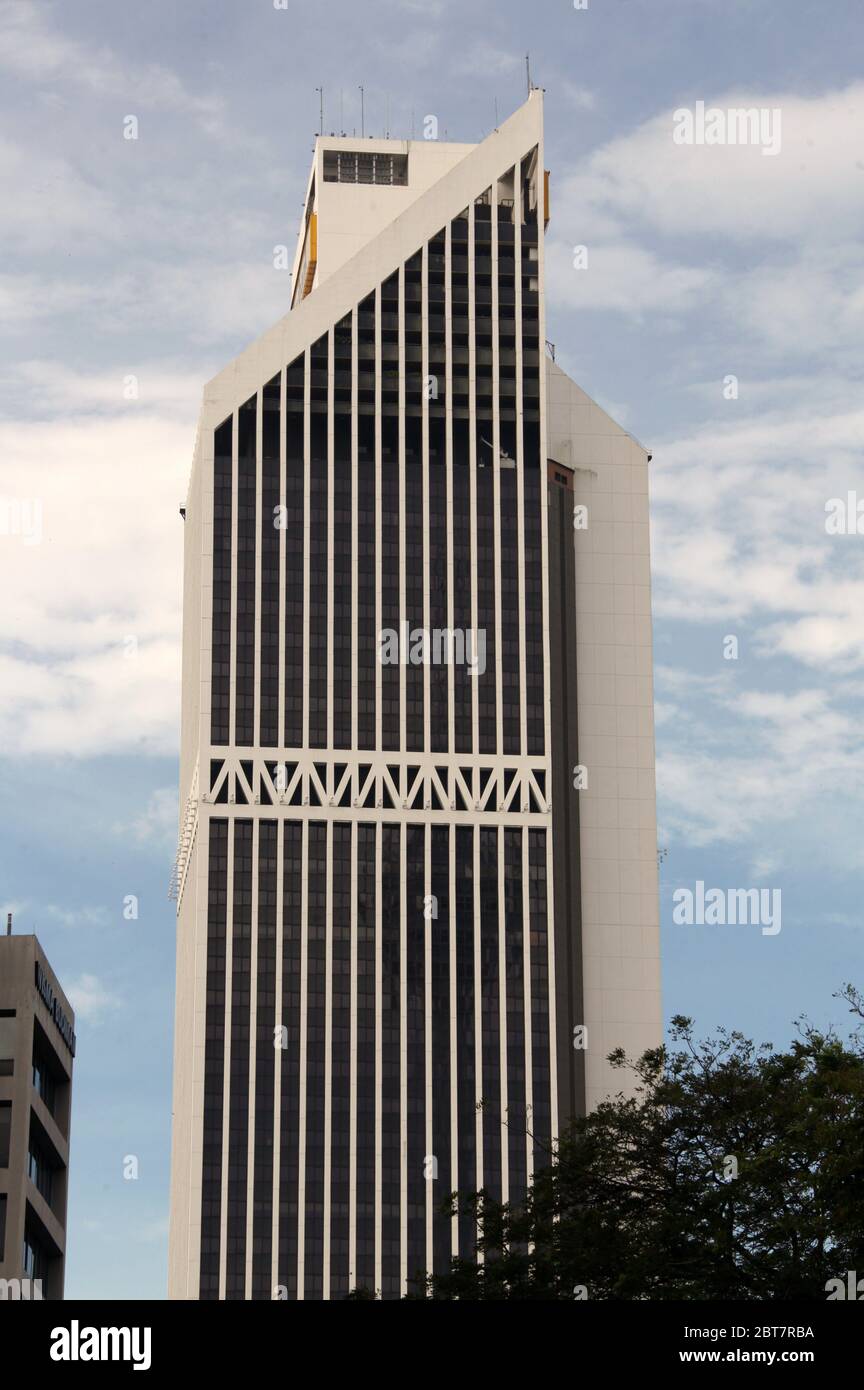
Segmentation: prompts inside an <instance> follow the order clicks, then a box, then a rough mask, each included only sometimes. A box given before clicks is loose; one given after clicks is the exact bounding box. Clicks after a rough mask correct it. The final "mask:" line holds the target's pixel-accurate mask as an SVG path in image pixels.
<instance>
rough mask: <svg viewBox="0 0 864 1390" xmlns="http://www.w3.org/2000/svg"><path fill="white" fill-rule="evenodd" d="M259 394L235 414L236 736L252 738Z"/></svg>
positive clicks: (242, 739)
mask: <svg viewBox="0 0 864 1390" xmlns="http://www.w3.org/2000/svg"><path fill="white" fill-rule="evenodd" d="M257 416H258V397H257V396H253V397H252V398H251V400H248V401H246V403H245V404H244V405H242V406H241V407H240V410H239V412H238V416H237V634H236V643H237V652H236V658H235V699H236V714H235V739H236V742H237V743H239V744H246V745H250V744H252V743H254V741H255V568H256V559H255V556H256V544H257V541H256V530H257V527H256V520H255V512H256V506H257V477H256V469H257V464H256V455H257V437H258V435H257V429H258V423H257Z"/></svg>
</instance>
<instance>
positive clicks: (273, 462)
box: [260, 376, 284, 748]
mask: <svg viewBox="0 0 864 1390" xmlns="http://www.w3.org/2000/svg"><path fill="white" fill-rule="evenodd" d="M281 392H282V379H281V376H276V377H274V378H273V380H272V381H269V382H268V383H267V385H266V386H265V387H264V390H263V392H262V440H261V524H260V536H261V617H260V626H261V673H260V689H261V709H260V720H261V727H260V742H261V743H262V744H263V745H264V747H265V748H273V747H275V746H276V744H278V742H279V627H280V623H281V615H280V592H279V539H280V536H281V534H282V528H281V527H280V524H279V523H280V521H282V520H283V519H284V518H283V516H282V514H281V513H280V511H279V506H280V501H281V498H280V478H279V473H280V461H279V452H280V432H281V431H280V411H281Z"/></svg>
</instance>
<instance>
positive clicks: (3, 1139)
mask: <svg viewBox="0 0 864 1390" xmlns="http://www.w3.org/2000/svg"><path fill="white" fill-rule="evenodd" d="M11 1141H12V1102H11V1100H0V1168H8V1167H9V1146H10V1144H11Z"/></svg>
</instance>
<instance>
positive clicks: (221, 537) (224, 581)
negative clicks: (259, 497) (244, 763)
mask: <svg viewBox="0 0 864 1390" xmlns="http://www.w3.org/2000/svg"><path fill="white" fill-rule="evenodd" d="M232 439H233V421H232V420H226V421H225V422H224V423H223V424H221V425H220V426H219V428H218V429H217V430H216V432H215V434H214V439H213V654H212V668H211V679H210V699H211V715H210V725H211V733H210V737H211V739H212V741H213V743H216V744H225V743H228V741H229V730H228V723H229V718H230V711H231V510H232V475H233V465H232V461H231V450H232Z"/></svg>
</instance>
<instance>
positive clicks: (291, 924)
mask: <svg viewBox="0 0 864 1390" xmlns="http://www.w3.org/2000/svg"><path fill="white" fill-rule="evenodd" d="M283 834H284V847H283V866H282V885H283V887H282V1017H281V1019H280V1020H279V1022H280V1024H281V1026H282V1027H283V1028H284V1029H285V1034H284V1041H285V1047H284V1049H281V1050H280V1052H279V1057H280V1059H281V1066H282V1086H281V1100H280V1110H281V1113H280V1126H281V1143H280V1150H279V1154H280V1160H279V1281H278V1282H279V1283H280V1284H281V1285H282V1286H283V1288H284V1289H285V1291H286V1293H287V1296H288V1298H290V1299H295V1298H296V1297H297V1231H298V1221H299V1218H298V1205H297V1203H298V1179H299V1161H300V1160H299V1142H300V983H301V981H300V973H301V962H300V952H301V941H302V938H303V926H302V902H303V888H302V881H303V857H302V856H303V827H302V825H301V824H300V822H299V821H286V822H285V824H284V828H283Z"/></svg>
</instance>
